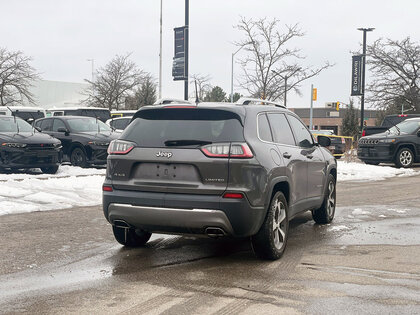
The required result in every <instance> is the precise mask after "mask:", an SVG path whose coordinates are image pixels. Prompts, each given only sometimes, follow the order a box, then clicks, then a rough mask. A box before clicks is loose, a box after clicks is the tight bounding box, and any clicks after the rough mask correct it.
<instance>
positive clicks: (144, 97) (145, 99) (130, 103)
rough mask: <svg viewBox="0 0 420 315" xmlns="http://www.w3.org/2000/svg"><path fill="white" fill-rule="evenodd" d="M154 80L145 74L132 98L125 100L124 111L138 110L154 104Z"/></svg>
mask: <svg viewBox="0 0 420 315" xmlns="http://www.w3.org/2000/svg"><path fill="white" fill-rule="evenodd" d="M156 86H157V84H156V80H155V78H154V77H153V76H152V75H151V74H146V75H145V77H144V79H143V82H142V83H141V85H140V87H138V88H137V90H136V92H135V94H134V96H128V97H127V98H126V103H125V107H126V109H139V108H140V107H142V106H144V105H152V104H153V103H155V102H156V98H157V97H156Z"/></svg>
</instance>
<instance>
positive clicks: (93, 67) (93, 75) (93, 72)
mask: <svg viewBox="0 0 420 315" xmlns="http://www.w3.org/2000/svg"><path fill="white" fill-rule="evenodd" d="M86 61H90V62H91V63H92V82H93V79H94V77H95V59H86Z"/></svg>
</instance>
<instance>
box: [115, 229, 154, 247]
mask: <svg viewBox="0 0 420 315" xmlns="http://www.w3.org/2000/svg"><path fill="white" fill-rule="evenodd" d="M112 231H113V232H114V237H115V239H116V240H117V242H118V243H120V244H121V245H124V246H127V247H139V246H143V245H144V244H146V243H147V241H148V240H149V239H150V237H151V236H152V233H149V232H146V231H142V230H139V229H137V230H135V229H128V228H120V227H116V226H115V225H113V226H112Z"/></svg>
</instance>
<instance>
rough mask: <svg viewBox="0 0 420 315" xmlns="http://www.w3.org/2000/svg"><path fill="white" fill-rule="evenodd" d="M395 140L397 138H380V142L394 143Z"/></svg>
mask: <svg viewBox="0 0 420 315" xmlns="http://www.w3.org/2000/svg"><path fill="white" fill-rule="evenodd" d="M392 142H395V139H391V138H390V139H379V143H392Z"/></svg>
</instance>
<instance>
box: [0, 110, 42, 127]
mask: <svg viewBox="0 0 420 315" xmlns="http://www.w3.org/2000/svg"><path fill="white" fill-rule="evenodd" d="M0 115H1V113H0ZM41 124H42V120H38V121H36V122H34V126H35V127H38V128H41ZM41 130H42V128H41Z"/></svg>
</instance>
